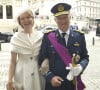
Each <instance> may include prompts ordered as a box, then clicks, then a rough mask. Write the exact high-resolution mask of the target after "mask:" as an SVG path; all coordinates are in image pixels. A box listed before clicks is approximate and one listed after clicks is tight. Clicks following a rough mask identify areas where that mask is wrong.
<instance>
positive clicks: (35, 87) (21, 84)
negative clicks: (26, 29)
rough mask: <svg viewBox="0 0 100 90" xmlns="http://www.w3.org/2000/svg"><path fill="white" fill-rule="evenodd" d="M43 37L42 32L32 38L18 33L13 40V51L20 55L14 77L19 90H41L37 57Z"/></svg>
mask: <svg viewBox="0 0 100 90" xmlns="http://www.w3.org/2000/svg"><path fill="white" fill-rule="evenodd" d="M42 36H43V34H42V32H40V31H34V32H33V33H32V34H31V35H30V36H29V35H28V34H25V33H23V32H17V33H16V34H15V35H14V36H13V37H12V39H11V51H13V52H16V53H18V59H17V65H16V71H15V76H14V81H15V85H16V87H17V88H18V89H17V90H41V87H40V79H39V72H38V71H39V69H38V62H37V57H38V54H39V50H40V45H41V41H42Z"/></svg>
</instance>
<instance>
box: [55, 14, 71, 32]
mask: <svg viewBox="0 0 100 90" xmlns="http://www.w3.org/2000/svg"><path fill="white" fill-rule="evenodd" d="M55 21H56V23H57V25H58V27H59V28H60V29H61V30H62V31H63V32H64V31H67V30H68V28H69V24H70V16H69V15H67V14H66V15H60V16H57V17H55Z"/></svg>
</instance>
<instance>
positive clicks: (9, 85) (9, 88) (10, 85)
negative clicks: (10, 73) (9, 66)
mask: <svg viewBox="0 0 100 90" xmlns="http://www.w3.org/2000/svg"><path fill="white" fill-rule="evenodd" d="M6 88H7V90H16V87H15V85H14V83H13V82H8V83H7V85H6Z"/></svg>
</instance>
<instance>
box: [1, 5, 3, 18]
mask: <svg viewBox="0 0 100 90" xmlns="http://www.w3.org/2000/svg"><path fill="white" fill-rule="evenodd" d="M2 18H3V6H2V5H0V19H2Z"/></svg>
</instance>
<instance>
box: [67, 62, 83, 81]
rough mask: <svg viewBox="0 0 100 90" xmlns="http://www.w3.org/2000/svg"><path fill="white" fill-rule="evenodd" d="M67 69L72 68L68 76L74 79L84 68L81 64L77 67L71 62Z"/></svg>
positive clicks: (69, 78)
mask: <svg viewBox="0 0 100 90" xmlns="http://www.w3.org/2000/svg"><path fill="white" fill-rule="evenodd" d="M66 69H67V70H68V69H69V70H70V71H69V73H68V75H67V77H66V78H67V79H68V80H69V81H71V80H73V78H74V76H78V75H79V74H80V73H81V72H82V70H83V69H82V66H81V65H80V64H77V65H76V66H75V67H73V66H72V64H70V67H66Z"/></svg>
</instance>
